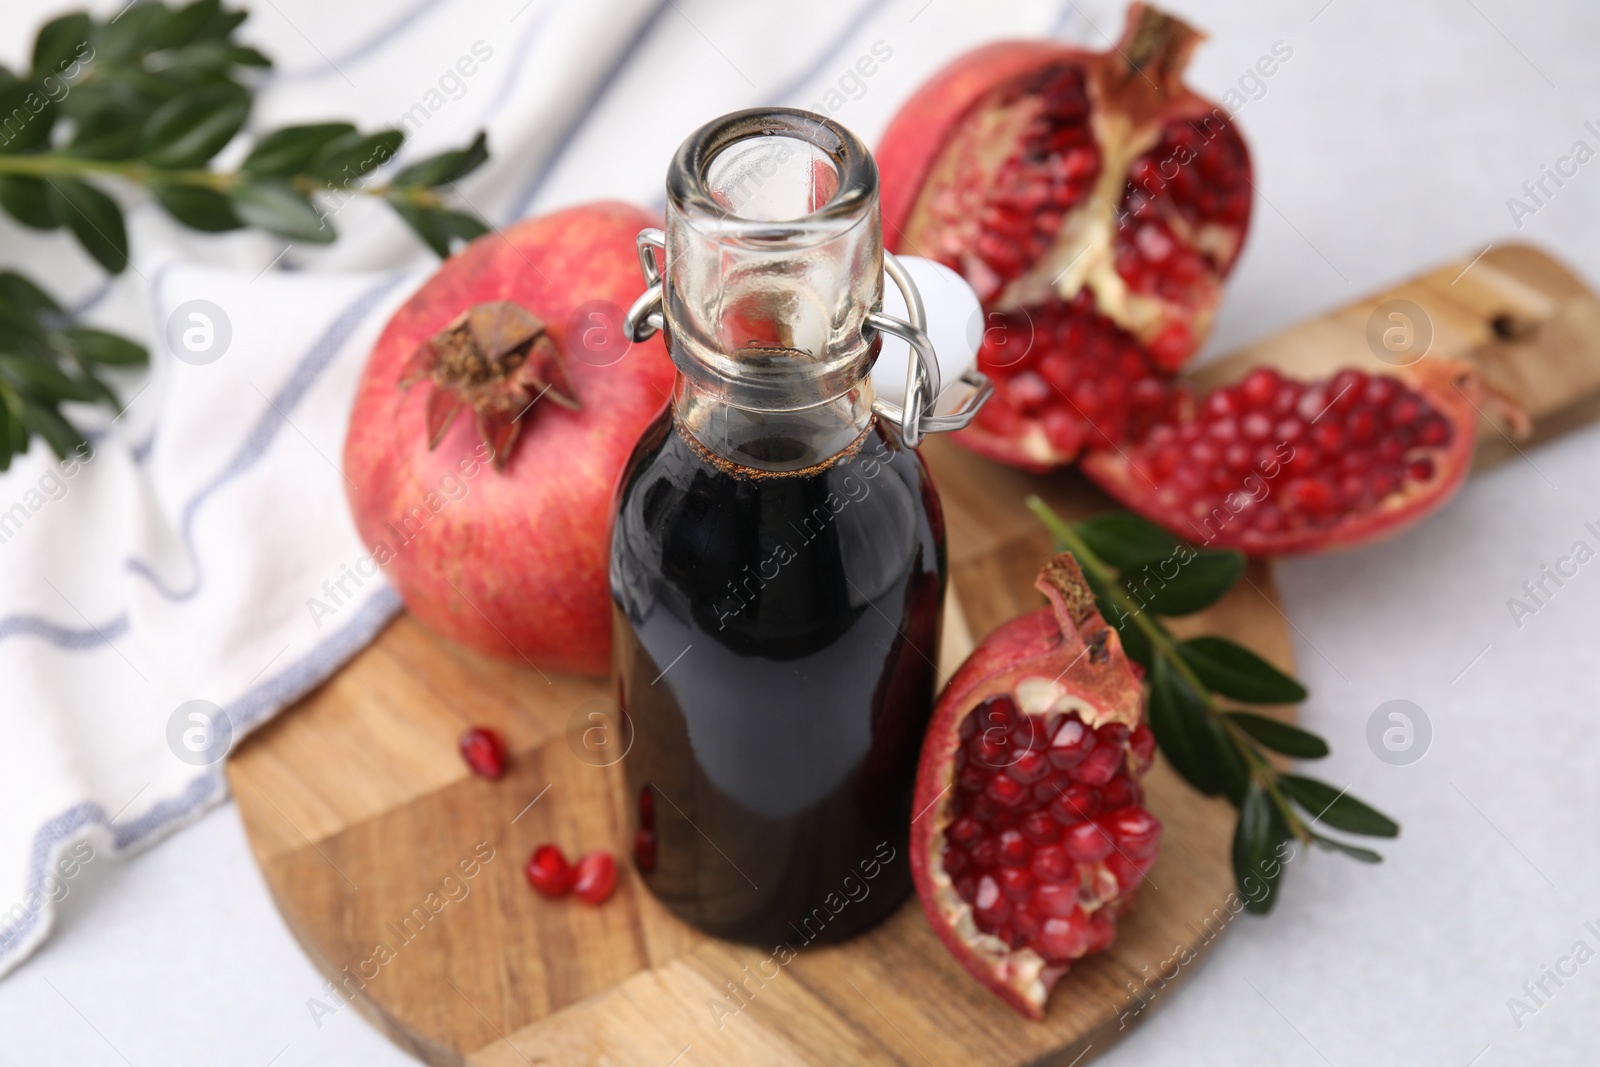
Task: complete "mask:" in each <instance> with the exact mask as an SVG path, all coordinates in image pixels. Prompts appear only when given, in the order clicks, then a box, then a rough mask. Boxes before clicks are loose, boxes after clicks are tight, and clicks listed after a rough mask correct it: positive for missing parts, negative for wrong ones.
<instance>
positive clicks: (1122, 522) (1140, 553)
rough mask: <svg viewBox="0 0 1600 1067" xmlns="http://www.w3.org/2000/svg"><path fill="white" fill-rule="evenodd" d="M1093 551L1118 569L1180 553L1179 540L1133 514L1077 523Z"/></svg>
mask: <svg viewBox="0 0 1600 1067" xmlns="http://www.w3.org/2000/svg"><path fill="white" fill-rule="evenodd" d="M1073 529H1075V530H1076V531H1077V532H1078V536H1079V537H1081V538H1083V541H1084V544H1086V545H1088V546H1089V551H1091V552H1093V553H1094V554H1095V555H1097V556H1099V557H1100V558H1101V559H1103V560H1105V561H1106V562H1107V563H1109V564H1111V565H1112V566H1113V567H1115V568H1117V569H1118V570H1128V569H1130V568H1133V567H1140V566H1143V565H1144V564H1146V563H1154V562H1155V561H1156V560H1160V559H1166V558H1167V557H1168V556H1170V555H1172V554H1173V553H1174V552H1176V551H1177V550H1178V539H1177V538H1176V537H1173V536H1172V535H1171V534H1170V533H1168V532H1167V531H1166V530H1163V529H1162V528H1161V527H1159V526H1157V525H1156V524H1155V523H1153V522H1150V521H1149V520H1147V519H1145V518H1142V517H1140V516H1138V515H1135V514H1133V512H1131V511H1112V512H1107V513H1106V514H1104V515H1096V516H1095V517H1094V518H1092V519H1085V520H1084V521H1083V522H1078V523H1074V524H1073Z"/></svg>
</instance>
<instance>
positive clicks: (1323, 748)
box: [1228, 711, 1328, 759]
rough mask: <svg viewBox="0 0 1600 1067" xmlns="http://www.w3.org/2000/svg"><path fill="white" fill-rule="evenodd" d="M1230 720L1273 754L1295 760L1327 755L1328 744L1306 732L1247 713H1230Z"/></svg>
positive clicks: (1263, 716) (1318, 757) (1262, 716)
mask: <svg viewBox="0 0 1600 1067" xmlns="http://www.w3.org/2000/svg"><path fill="white" fill-rule="evenodd" d="M1228 718H1230V719H1232V720H1233V721H1234V722H1235V723H1237V724H1238V725H1239V727H1240V728H1241V729H1242V730H1244V732H1245V733H1247V734H1249V735H1250V736H1251V737H1253V738H1255V739H1256V740H1257V741H1260V742H1261V743H1262V744H1263V745H1266V746H1267V747H1268V748H1270V749H1272V750H1273V751H1274V752H1282V753H1283V754H1284V755H1285V756H1293V757H1294V758H1295V759H1321V758H1322V757H1324V756H1326V755H1327V754H1328V742H1326V741H1324V740H1323V739H1322V738H1320V737H1318V736H1317V735H1316V734H1314V733H1311V732H1310V731H1308V730H1302V729H1300V727H1298V726H1292V725H1290V724H1289V723H1286V722H1279V721H1278V720H1277V719H1269V718H1267V717H1266V716H1265V715H1252V714H1250V713H1249V712H1248V711H1230V712H1229V713H1228Z"/></svg>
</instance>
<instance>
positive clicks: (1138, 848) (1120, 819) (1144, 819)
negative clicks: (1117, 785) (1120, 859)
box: [1101, 808, 1161, 859]
mask: <svg viewBox="0 0 1600 1067" xmlns="http://www.w3.org/2000/svg"><path fill="white" fill-rule="evenodd" d="M1101 822H1102V823H1103V824H1104V825H1106V826H1108V827H1109V828H1110V830H1111V833H1112V834H1113V835H1114V836H1115V837H1116V839H1117V847H1118V848H1119V849H1120V850H1121V851H1123V852H1125V853H1127V854H1128V855H1129V856H1130V857H1132V858H1134V859H1144V858H1145V857H1147V856H1153V855H1155V853H1156V845H1157V844H1158V843H1159V842H1160V841H1161V824H1160V823H1159V822H1157V821H1156V817H1155V816H1154V815H1151V814H1150V813H1149V812H1148V811H1145V810H1144V809H1143V808H1123V809H1122V810H1120V811H1114V812H1112V813H1111V814H1110V815H1108V816H1106V817H1105V818H1104V819H1102V820H1101Z"/></svg>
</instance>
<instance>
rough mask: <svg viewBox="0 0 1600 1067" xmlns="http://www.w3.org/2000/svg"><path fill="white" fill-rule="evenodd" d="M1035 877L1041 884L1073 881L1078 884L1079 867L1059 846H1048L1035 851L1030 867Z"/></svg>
mask: <svg viewBox="0 0 1600 1067" xmlns="http://www.w3.org/2000/svg"><path fill="white" fill-rule="evenodd" d="M1028 869H1029V870H1031V871H1032V872H1033V876H1034V877H1035V878H1037V879H1039V881H1041V882H1065V881H1068V880H1071V882H1072V884H1073V885H1074V886H1076V885H1077V884H1078V879H1077V870H1078V869H1077V867H1076V865H1074V864H1073V862H1072V859H1071V857H1069V856H1068V855H1067V851H1066V849H1064V848H1062V847H1061V846H1059V845H1046V846H1044V847H1043V848H1037V849H1034V851H1033V862H1032V863H1030V864H1029V865H1028Z"/></svg>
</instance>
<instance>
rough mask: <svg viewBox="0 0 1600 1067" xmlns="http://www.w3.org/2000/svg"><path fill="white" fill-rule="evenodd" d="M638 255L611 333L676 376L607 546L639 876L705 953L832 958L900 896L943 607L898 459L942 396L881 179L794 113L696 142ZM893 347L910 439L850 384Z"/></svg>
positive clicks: (921, 486) (933, 527)
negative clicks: (723, 950)
mask: <svg viewBox="0 0 1600 1067" xmlns="http://www.w3.org/2000/svg"><path fill="white" fill-rule="evenodd" d="M652 246H654V247H656V248H661V249H662V251H663V253H664V255H663V260H664V266H663V267H662V268H661V269H660V272H659V273H658V270H657V264H656V259H655V255H654V252H653V251H652ZM640 253H641V264H642V265H643V266H644V269H645V273H646V275H647V278H648V279H649V280H650V281H652V282H656V283H657V284H656V285H655V286H653V287H652V289H651V290H650V291H648V292H647V293H646V294H645V296H644V297H642V298H641V300H640V302H639V303H638V304H636V305H635V307H634V308H633V310H632V311H630V313H629V321H628V327H629V330H630V332H631V333H633V335H634V337H635V339H642V338H643V337H644V336H648V334H649V332H651V331H652V329H653V328H660V329H662V330H663V331H664V333H665V335H666V339H667V345H668V349H669V351H670V352H671V355H672V359H673V361H674V363H675V364H676V366H677V369H678V377H677V382H676V386H675V389H674V393H673V396H672V400H671V403H670V405H668V407H667V409H666V410H664V411H663V413H662V415H661V416H660V417H659V418H658V419H657V421H656V422H655V423H654V424H653V425H652V426H651V427H650V428H649V429H648V430H647V431H646V432H645V433H644V435H643V437H642V438H641V439H640V441H639V443H638V445H637V446H636V448H635V450H634V452H633V455H632V458H631V459H630V460H629V462H628V465H627V466H626V468H625V469H624V471H623V474H622V478H621V481H620V483H619V486H618V490H617V499H616V506H615V514H614V521H613V525H612V542H611V563H610V582H611V593H612V599H613V603H614V612H613V618H614V626H613V632H614V649H615V651H614V653H613V667H614V673H615V679H616V685H617V696H618V701H619V703H620V704H621V706H622V709H623V712H624V714H625V715H626V716H627V720H628V724H629V726H630V727H631V731H632V741H631V747H630V748H629V749H628V752H627V755H626V756H625V757H624V759H623V764H624V771H625V779H626V782H627V788H628V790H629V794H630V799H631V803H632V805H633V807H634V810H635V827H634V830H635V850H634V859H635V863H636V865H637V866H638V868H639V870H640V872H641V874H642V876H643V878H644V881H645V883H646V885H648V886H649V888H650V889H651V891H652V892H653V893H654V894H655V895H656V896H657V897H658V898H659V899H660V900H661V901H662V902H663V903H664V904H665V905H666V906H667V907H668V908H669V909H670V910H671V911H672V912H673V913H675V914H676V915H678V916H679V917H680V918H682V919H684V920H685V921H687V922H689V923H691V924H693V925H695V926H697V927H699V928H701V929H702V930H705V931H707V932H709V933H712V934H715V935H717V936H721V937H726V938H731V939H734V940H739V941H746V942H750V943H755V944H761V945H765V946H769V947H770V946H773V945H776V944H777V943H779V942H785V943H788V944H790V945H791V946H794V947H798V946H799V945H801V944H807V943H811V942H813V941H816V942H832V941H839V940H842V939H844V938H847V937H850V936H852V935H854V934H856V933H859V932H860V931H862V930H864V929H866V928H867V927H869V926H871V925H873V924H874V923H876V922H878V921H879V920H880V919H882V918H883V917H884V916H885V915H887V914H888V913H889V912H891V911H892V910H893V909H894V908H895V907H896V906H897V905H898V904H899V903H900V902H901V901H902V900H903V899H904V898H905V896H906V895H907V893H908V892H909V891H910V886H911V876H910V867H909V862H908V857H907V854H906V841H907V836H908V829H909V825H910V821H911V812H910V798H911V789H912V785H913V780H914V777H915V772H916V760H917V755H918V751H919V748H920V744H921V740H922V735H923V732H924V730H925V728H926V725H927V719H928V716H929V713H930V711H931V708H932V703H933V698H934V689H935V684H936V681H937V678H936V667H935V660H936V658H937V656H938V649H939V635H940V624H941V617H942V611H943V604H944V591H945V538H944V524H943V519H942V516H941V513H940V506H939V498H938V494H937V493H936V492H935V490H934V487H933V484H932V482H931V481H930V479H929V476H928V471H927V468H926V466H925V465H924V463H923V461H922V459H921V457H920V456H919V455H918V454H917V452H916V451H915V450H914V448H911V447H908V443H907V442H908V440H909V441H910V442H911V443H912V444H914V443H915V442H916V439H917V438H918V437H919V436H920V433H921V432H922V429H921V428H920V427H919V423H920V424H921V425H922V426H926V427H929V428H943V427H933V423H934V422H935V421H937V420H936V419H935V417H934V416H933V415H932V414H931V407H932V405H931V404H925V403H924V400H925V398H927V397H930V396H937V395H938V391H939V390H938V380H937V378H938V369H937V364H936V363H935V362H934V361H933V360H932V359H931V355H932V353H931V347H930V346H929V343H928V341H927V338H926V336H925V335H924V334H923V333H922V331H921V329H920V328H918V324H917V320H919V319H920V317H921V312H922V309H921V305H920V302H919V301H918V300H917V299H916V296H915V287H914V286H911V285H910V284H909V283H908V282H907V283H903V284H902V289H904V290H906V295H907V304H908V306H909V307H912V308H914V311H913V312H912V313H911V315H910V316H909V317H910V318H911V319H912V320H913V322H912V323H905V322H901V321H899V320H895V319H891V318H889V317H887V316H885V315H884V314H883V313H882V312H881V311H880V310H879V309H880V307H881V300H882V290H883V276H884V269H885V263H886V260H885V254H884V251H883V240H882V232H881V229H880V221H879V215H878V180H877V168H876V166H875V164H874V163H873V161H872V157H871V155H870V154H869V153H868V152H867V150H866V148H865V147H864V146H863V145H862V144H861V142H860V141H859V140H858V139H857V138H856V137H855V136H854V135H853V134H851V133H849V131H847V130H845V129H844V128H843V127H841V126H839V125H838V124H836V123H833V122H831V121H829V120H827V119H824V118H822V117H820V116H817V115H813V114H810V113H807V112H803V111H796V110H790V109H762V110H755V111H745V112H738V113H735V114H732V115H727V116H724V117H723V118H721V119H717V120H715V121H713V122H711V123H709V124H707V125H706V126H704V127H702V128H701V129H700V130H698V131H697V132H695V133H694V134H693V135H692V136H690V138H689V139H688V140H687V141H685V142H684V144H683V146H682V147H681V148H680V149H679V150H678V152H677V154H676V156H675V157H674V158H673V161H672V163H671V166H670V168H669V170H668V174H667V208H666V230H665V232H664V234H663V233H662V232H661V231H651V230H647V231H645V232H644V233H643V234H641V235H640ZM888 262H889V264H890V269H891V272H893V276H894V277H895V280H896V281H897V282H899V281H901V280H902V278H903V277H904V275H903V272H901V271H900V270H899V268H898V265H897V264H895V263H894V262H893V260H892V259H890V260H889V261H888ZM891 331H892V332H894V333H897V334H899V335H900V336H902V337H906V338H908V339H909V340H910V341H911V343H912V344H913V346H914V348H915V349H916V354H917V355H918V357H919V358H916V359H913V360H912V367H913V374H914V375H915V379H914V380H912V379H908V394H909V399H908V400H907V402H906V405H905V408H906V411H909V412H915V413H916V414H913V415H912V416H911V417H910V419H909V422H908V425H907V426H906V428H905V430H904V431H902V430H901V429H900V428H898V427H897V426H896V425H895V424H894V422H896V421H901V419H902V416H901V411H900V409H899V408H897V407H896V406H895V405H893V404H887V403H885V402H883V401H877V402H876V404H875V394H874V390H873V385H872V380H871V377H870V371H871V368H872V365H873V362H874V360H875V359H876V358H877V355H878V353H879V349H880V345H881V344H882V334H883V333H884V332H891ZM974 399H975V402H974V403H972V404H971V405H970V408H971V410H969V411H967V412H966V413H965V418H956V419H954V420H952V419H951V418H950V417H948V416H946V417H945V422H946V423H947V424H948V425H959V424H962V423H964V421H965V419H969V418H970V417H971V414H972V413H973V412H974V411H975V410H976V406H977V404H978V403H981V401H982V396H981V395H979V396H976V397H975V398H974ZM925 407H926V408H927V409H928V414H927V416H926V418H925V419H919V418H918V417H917V416H918V415H920V414H922V412H923V409H924V408H925ZM875 409H876V410H875Z"/></svg>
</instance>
